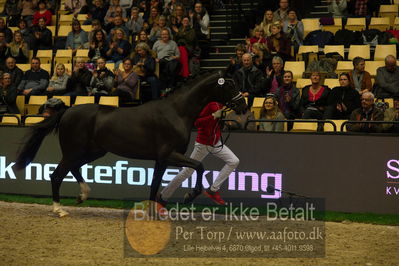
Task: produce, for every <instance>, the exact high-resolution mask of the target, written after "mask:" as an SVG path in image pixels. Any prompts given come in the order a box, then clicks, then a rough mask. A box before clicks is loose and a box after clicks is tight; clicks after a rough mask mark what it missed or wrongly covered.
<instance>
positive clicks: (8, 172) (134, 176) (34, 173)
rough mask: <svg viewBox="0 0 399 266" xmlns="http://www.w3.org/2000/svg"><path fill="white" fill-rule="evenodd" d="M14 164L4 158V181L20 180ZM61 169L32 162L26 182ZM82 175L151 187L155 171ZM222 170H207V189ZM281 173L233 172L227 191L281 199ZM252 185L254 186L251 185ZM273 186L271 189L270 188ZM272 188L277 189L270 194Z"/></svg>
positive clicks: (0, 161) (0, 171)
mask: <svg viewBox="0 0 399 266" xmlns="http://www.w3.org/2000/svg"><path fill="white" fill-rule="evenodd" d="M13 165H14V162H7V158H6V157H5V156H0V179H6V178H9V179H17V177H16V175H15V173H14V170H13V169H12V166H13ZM56 167H57V164H41V163H31V164H29V165H28V166H27V167H26V169H25V178H24V179H25V180H35V181H50V175H51V174H52V172H53V171H54V170H55V168H56ZM178 172H179V169H167V170H166V171H165V174H164V176H163V178H162V181H163V183H162V186H166V185H167V182H169V181H170V180H172V179H173V178H174V177H175V176H176V175H177V173H178ZM81 173H82V176H83V178H84V179H85V180H86V182H87V183H97V184H108V185H112V184H114V185H121V184H128V185H132V186H150V185H151V182H152V177H153V173H154V169H153V168H143V167H129V162H128V161H116V162H115V163H114V165H113V166H109V165H108V166H107V165H96V166H93V165H91V164H86V165H84V166H82V167H81ZM218 174H219V172H218V171H212V170H206V171H205V172H204V175H203V176H204V178H203V186H204V188H208V187H209V183H212V182H208V180H210V178H212V179H213V180H215V179H216V177H217V176H218ZM282 176H283V175H282V174H281V173H255V172H236V171H234V172H232V173H231V174H230V176H229V178H228V181H227V187H228V188H227V189H228V190H230V191H248V192H263V193H264V194H261V195H260V197H261V198H265V199H278V198H281V192H280V191H281V190H282ZM196 180H197V177H196V174H195V172H194V174H193V175H192V177H191V178H189V179H187V180H185V181H184V182H183V183H182V187H184V188H189V187H191V188H193V187H194V186H195V182H196ZM64 182H76V180H75V178H74V177H73V176H72V174H71V173H68V175H67V176H66V177H65V179H64ZM249 182H250V185H248V183H249ZM268 187H269V189H268ZM270 187H273V188H274V189H273V190H272V191H270Z"/></svg>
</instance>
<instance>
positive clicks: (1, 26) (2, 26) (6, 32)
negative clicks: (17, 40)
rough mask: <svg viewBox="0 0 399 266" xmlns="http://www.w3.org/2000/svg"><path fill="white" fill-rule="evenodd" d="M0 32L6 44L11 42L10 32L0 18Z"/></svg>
mask: <svg viewBox="0 0 399 266" xmlns="http://www.w3.org/2000/svg"><path fill="white" fill-rule="evenodd" d="M0 32H2V33H4V36H5V38H6V42H7V43H10V42H11V41H12V31H11V30H10V28H8V27H7V25H6V21H5V20H4V18H3V17H0Z"/></svg>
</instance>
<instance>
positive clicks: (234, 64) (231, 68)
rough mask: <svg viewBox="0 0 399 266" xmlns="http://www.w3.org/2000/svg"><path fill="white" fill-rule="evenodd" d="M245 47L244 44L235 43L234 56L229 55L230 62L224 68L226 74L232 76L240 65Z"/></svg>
mask: <svg viewBox="0 0 399 266" xmlns="http://www.w3.org/2000/svg"><path fill="white" fill-rule="evenodd" d="M245 51H246V48H245V45H244V44H241V43H240V44H237V46H236V56H235V57H230V63H229V65H228V66H227V69H226V76H227V77H233V76H234V74H235V72H236V71H237V70H239V69H240V68H241V67H242V55H243V54H245Z"/></svg>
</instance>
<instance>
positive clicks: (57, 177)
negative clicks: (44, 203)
mask: <svg viewBox="0 0 399 266" xmlns="http://www.w3.org/2000/svg"><path fill="white" fill-rule="evenodd" d="M69 170H70V167H69V165H68V163H66V162H65V161H64V160H61V162H60V163H59V164H58V166H57V168H56V169H55V170H54V172H53V173H52V174H51V187H52V192H53V212H55V213H57V214H58V215H59V216H60V217H64V216H66V215H68V212H66V211H65V210H63V209H62V208H61V205H60V186H61V183H62V180H64V177H65V176H66V175H67V174H68V172H69Z"/></svg>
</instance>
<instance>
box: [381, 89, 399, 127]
mask: <svg viewBox="0 0 399 266" xmlns="http://www.w3.org/2000/svg"><path fill="white" fill-rule="evenodd" d="M384 121H396V122H399V95H396V96H394V97H393V107H391V108H388V109H387V110H385V113H384ZM383 128H384V131H388V132H391V133H399V124H384V125H383Z"/></svg>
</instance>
